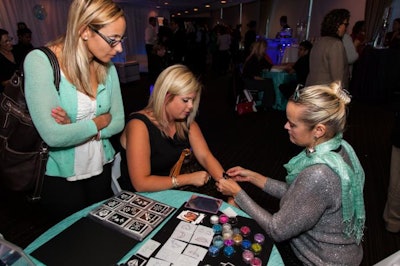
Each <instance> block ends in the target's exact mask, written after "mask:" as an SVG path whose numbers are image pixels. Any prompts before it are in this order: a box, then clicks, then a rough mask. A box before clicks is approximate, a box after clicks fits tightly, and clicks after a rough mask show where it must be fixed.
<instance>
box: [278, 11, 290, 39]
mask: <svg viewBox="0 0 400 266" xmlns="http://www.w3.org/2000/svg"><path fill="white" fill-rule="evenodd" d="M279 25H281V30H280V31H278V32H277V33H276V36H275V38H291V37H292V31H291V28H290V26H289V25H288V22H287V16H281V17H280V18H279Z"/></svg>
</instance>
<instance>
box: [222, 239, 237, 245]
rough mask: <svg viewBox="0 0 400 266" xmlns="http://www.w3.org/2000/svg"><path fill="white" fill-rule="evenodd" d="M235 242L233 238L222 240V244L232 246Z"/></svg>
mask: <svg viewBox="0 0 400 266" xmlns="http://www.w3.org/2000/svg"><path fill="white" fill-rule="evenodd" d="M234 243H235V242H233V239H226V240H224V245H225V246H233V244H234Z"/></svg>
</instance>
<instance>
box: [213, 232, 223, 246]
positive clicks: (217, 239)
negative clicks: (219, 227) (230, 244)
mask: <svg viewBox="0 0 400 266" xmlns="http://www.w3.org/2000/svg"><path fill="white" fill-rule="evenodd" d="M223 245H224V240H223V239H222V236H220V235H218V236H214V238H213V246H216V247H217V248H221V247H222V246H223Z"/></svg>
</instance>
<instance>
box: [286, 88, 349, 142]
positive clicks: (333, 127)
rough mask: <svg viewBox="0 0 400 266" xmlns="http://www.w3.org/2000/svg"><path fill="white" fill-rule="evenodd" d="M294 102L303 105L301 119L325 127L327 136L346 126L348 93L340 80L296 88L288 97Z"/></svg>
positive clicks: (308, 123) (331, 135) (340, 130)
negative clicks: (327, 83)
mask: <svg viewBox="0 0 400 266" xmlns="http://www.w3.org/2000/svg"><path fill="white" fill-rule="evenodd" d="M289 100H290V101H291V102H293V103H295V104H299V105H302V106H305V107H306V108H304V111H303V114H302V121H303V122H304V123H306V124H307V125H309V126H310V128H313V127H314V126H315V125H317V124H324V125H325V126H326V127H327V134H328V137H333V136H335V135H336V134H337V133H342V132H343V131H344V129H345V126H346V118H347V113H348V108H347V105H348V104H349V103H350V101H351V99H350V95H349V94H348V92H347V91H345V90H343V89H342V87H341V84H340V81H335V82H333V83H331V84H329V85H315V86H309V87H305V88H302V89H296V91H295V93H294V94H293V95H292V96H291V97H290V99H289Z"/></svg>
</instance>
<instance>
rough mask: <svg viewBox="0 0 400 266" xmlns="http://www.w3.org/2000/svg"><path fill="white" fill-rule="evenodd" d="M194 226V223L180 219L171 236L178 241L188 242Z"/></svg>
mask: <svg viewBox="0 0 400 266" xmlns="http://www.w3.org/2000/svg"><path fill="white" fill-rule="evenodd" d="M196 227H197V226H196V225H194V224H191V223H187V222H184V221H182V222H180V223H179V224H178V225H177V226H176V228H175V230H174V232H172V235H171V237H172V238H174V239H178V240H180V241H184V242H189V241H190V239H191V238H192V235H193V233H194V231H195V230H196Z"/></svg>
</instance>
